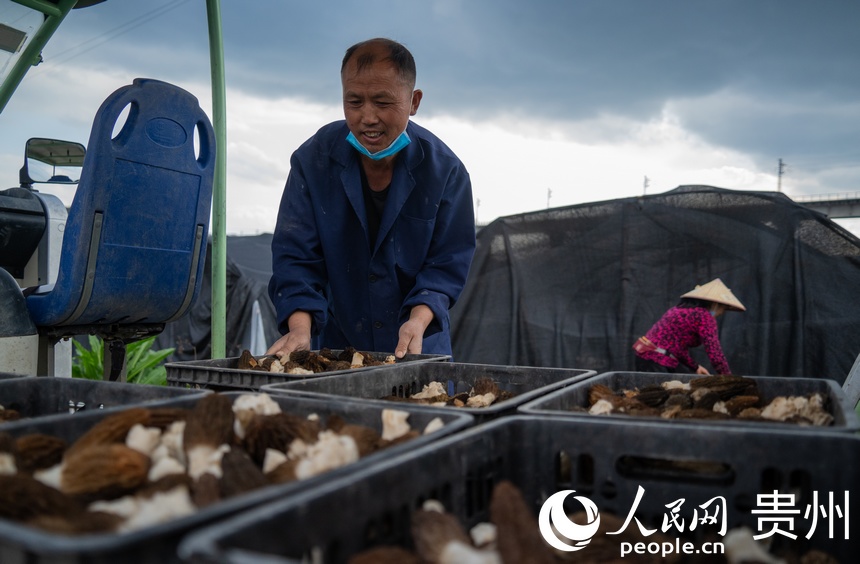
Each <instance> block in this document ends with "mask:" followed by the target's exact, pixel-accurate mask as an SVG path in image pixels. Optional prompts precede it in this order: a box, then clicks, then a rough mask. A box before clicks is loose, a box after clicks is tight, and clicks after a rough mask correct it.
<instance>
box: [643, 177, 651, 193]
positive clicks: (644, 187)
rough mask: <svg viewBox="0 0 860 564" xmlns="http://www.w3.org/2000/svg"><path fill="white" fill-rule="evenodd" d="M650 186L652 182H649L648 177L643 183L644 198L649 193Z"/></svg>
mask: <svg viewBox="0 0 860 564" xmlns="http://www.w3.org/2000/svg"><path fill="white" fill-rule="evenodd" d="M650 184H651V180H649V179H648V177H647V176H646V177H645V180H643V181H642V195H643V196H644V195H645V194H647V193H648V186H649V185H650Z"/></svg>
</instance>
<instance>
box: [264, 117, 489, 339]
mask: <svg viewBox="0 0 860 564" xmlns="http://www.w3.org/2000/svg"><path fill="white" fill-rule="evenodd" d="M406 131H407V133H408V134H409V137H410V138H411V140H412V142H411V143H410V144H409V145H407V146H406V147H405V148H404V149H402V150H401V151H400V152H399V153H398V154H397V158H396V161H395V168H394V173H393V176H392V180H391V185H390V189H389V193H388V198H387V200H386V203H385V209H384V212H383V215H382V217H381V222H380V225H379V233H378V236H377V239H376V241H375V243H374V244H371V242H370V236H369V234H368V224H367V213H366V211H365V200H364V196H363V192H362V185H361V173H360V170H359V167H360V166H361V164H360V161H359V154H358V152H357V151H356V150H355V149H354V148H353V147H351V146H350V145H349V143H348V142H347V141H346V136H347V134H348V133H349V129H348V128H347V126H346V122H345V121H343V120H341V121H337V122H334V123H330V124H328V125H326V126H324V127H322V128H321V129H320V130H319V131H318V132H317V133H316V134H315V135H314V136H313V137H311V138H310V139H309V140H308V141H306V142H305V143H304V144H303V145H302V146H301V147H299V148H298V149H297V150H296V151H295V152H294V153H293V155H292V158H291V159H290V166H291V169H290V174H289V177H288V178H287V184H286V187H285V188H284V193H283V196H282V198H281V204H280V209H279V210H278V219H277V224H276V227H275V233H274V236H273V238H272V279H271V281H270V282H269V295H270V296H271V298H272V302H273V303H274V305H275V308H276V310H277V314H278V326H279V329H280V331H281V332H282V333H286V332H287V331H288V326H287V320H288V319H289V317H290V315H291V314H292V313H294V312H295V311H299V310H301V311H306V312H308V313H310V314H311V316H312V318H313V328H312V335H313V336H314V341H313V343H312V346H313V347H314V348H320V347H329V348H332V349H342V348H345V347H347V346H353V347H355V348H356V349H359V350H366V351H375V352H393V351H394V348H395V347H396V345H397V341H398V331H399V329H400V326H401V325H402V324H403V323H404V322H405V321H406V320H407V319H408V318H409V313H410V310H411V309H412V308H413V307H414V306H416V305H418V304H426V305H427V306H428V307H429V308H430V309H431V310H432V311H433V315H434V321H433V323H431V325H430V326H429V327H428V328H427V331H426V332H425V335H424V343H423V350H422V353H424V354H451V336H450V332H449V317H448V310H449V309H450V308H451V307H452V306H453V305H454V302H455V301H456V300H457V298H458V297H459V295H460V292H461V291H462V289H463V285H464V284H465V282H466V276H467V274H468V272H469V265H470V263H471V261H472V255H473V254H474V251H475V216H474V210H473V207H472V185H471V181H470V179H469V174H468V172H467V171H466V169H465V167H464V166H463V163H461V162H460V159H458V158H457V156H456V155H455V154H454V153H453V152H452V151H451V150H450V149H449V148H448V147H447V146H446V145H445V144H444V143H443V142H442V141H440V140H439V139H438V138H437V137H436V136H435V135H433V134H432V133H430V132H429V131H427V130H426V129H424V128H423V127H420V126H418V125H416V124H414V123H412V122H411V121H410V122H409V124H408V125H407V129H406Z"/></svg>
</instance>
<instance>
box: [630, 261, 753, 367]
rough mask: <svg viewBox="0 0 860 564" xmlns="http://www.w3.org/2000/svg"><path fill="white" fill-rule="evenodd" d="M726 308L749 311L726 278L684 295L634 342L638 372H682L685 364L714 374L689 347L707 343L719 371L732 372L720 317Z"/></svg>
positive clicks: (709, 355) (698, 287) (697, 287)
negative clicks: (719, 326)
mask: <svg viewBox="0 0 860 564" xmlns="http://www.w3.org/2000/svg"><path fill="white" fill-rule="evenodd" d="M725 311H746V308H745V307H744V305H743V304H742V303H741V302H740V300H738V299H737V298H736V297H735V296H734V294H732V291H731V290H729V289H728V288H727V287H726V285H725V284H723V282H722V280H720V279H719V278H716V279H714V280H711V281H710V282H708V283H707V284H705V285H703V286H696V288H695V289H694V290H692V291H690V292H687V293H686V294H684V295H683V296H681V301H680V302H679V303H678V305H676V306H674V307H672V308H670V309H669V310H668V311H667V312H666V313H664V314H663V317H661V318H660V320H659V321H657V323H655V324H654V325H653V326H652V327H651V329H649V330H648V332H647V333H645V335H644V336H643V337H640V338H639V339H638V340H637V341H636V343H635V344H634V345H633V350H635V351H636V370H637V371H638V372H678V366H679V365H680V364H683V365H684V366H686V367H688V368H689V369H690V370H691V371H693V372H695V373H696V374H702V375H704V374H710V372H708V369H707V368H705V367H704V366H702V365H700V364H698V363H697V362H696V361H695V360H693V357H692V356H690V352H689V349H691V348H693V347H698V346H699V345H703V346H704V347H705V353H706V354H707V355H708V359H709V360H710V361H711V366H713V368H714V372H715V373H716V374H731V373H732V371H731V369H730V368H729V363H728V362H727V361H726V357H725V355H724V354H723V349H722V347H721V346H720V338H719V335H718V334H717V319H716V318H717V317H719V316H720V315H722V314H723V313H724V312H725Z"/></svg>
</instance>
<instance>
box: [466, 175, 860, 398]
mask: <svg viewBox="0 0 860 564" xmlns="http://www.w3.org/2000/svg"><path fill="white" fill-rule="evenodd" d="M714 278H720V279H722V281H723V282H724V283H725V284H726V285H727V286H728V287H729V288H730V289H731V290H732V292H733V293H734V294H735V296H737V297H738V299H740V301H741V302H742V303H743V304H744V305H745V306H746V308H747V311H746V312H744V313H739V312H727V313H726V314H724V315H723V316H722V317H720V318H719V319H718V325H719V333H720V342H721V343H722V346H723V350H724V352H725V355H726V358H727V359H728V361H729V364H730V366H731V368H732V372H734V373H735V374H744V375H765V376H802V377H813V378H819V377H824V378H830V379H833V380H836V381H837V382H839V383H840V384H841V383H842V382H843V381H844V379H845V377H846V375H847V373H848V371H849V370H850V368H851V366H852V364H853V362H854V359H855V357H857V355H858V353H860V299H858V298H857V296H856V292H857V288H858V287H860V239H858V238H857V237H855V236H853V235H852V234H851V233H849V232H848V231H847V230H845V229H844V228H842V227H840V226H839V225H837V224H836V223H834V222H833V221H831V220H830V219H828V218H827V217H825V216H824V215H822V214H820V213H818V212H815V211H813V210H810V209H809V208H806V207H804V206H802V205H799V204H796V203H795V202H793V201H792V200H791V199H789V198H788V197H786V196H785V195H783V194H781V193H778V192H748V191H733V190H726V189H720V188H713V187H709V186H682V187H679V188H677V189H675V190H672V191H670V192H666V193H663V194H657V195H650V196H642V197H632V198H625V199H618V200H611V201H606V202H597V203H591V204H582V205H576V206H570V207H564V208H555V209H548V210H546V211H541V212H533V213H527V214H520V215H515V216H509V217H503V218H499V219H497V220H496V221H494V222H493V223H491V224H490V225H488V226H486V227H485V228H483V229H482V230H481V231H480V232H479V234H478V247H477V250H476V253H475V259H474V261H473V263H472V268H471V271H470V274H469V279H468V281H467V284H466V288H465V289H464V291H463V294H462V296H461V298H460V300H459V302H458V303H457V304H456V306H455V307H454V309H453V311H452V320H451V324H452V335H453V341H454V342H453V347H454V359H455V360H457V361H459V362H474V363H490V364H505V365H523V366H545V367H549V366H555V367H569V368H584V369H593V370H597V371H600V372H604V371H631V370H634V354H633V351H632V349H631V347H632V345H633V342H634V341H635V340H636V339H637V338H638V337H639V336H640V335H643V334H644V333H645V332H646V331H647V330H648V329H649V328H650V327H651V325H652V324H653V323H654V322H655V321H656V320H657V319H659V317H660V316H661V315H662V314H663V313H664V312H665V311H666V309H668V308H669V307H671V306H673V305H675V304H677V303H678V301H679V298H680V296H681V294H683V293H685V292H688V291H690V290H692V289H693V288H694V287H695V286H696V285H697V284H704V283H706V282H709V281H710V280H712V279H714ZM691 352H692V354H693V356H694V358H695V359H696V360H697V361H699V362H701V363H703V364H704V365H705V367H707V368H709V369H711V366H710V362H708V360H707V357H706V355H705V354H704V350H703V349H702V347H698V348H696V349H693V350H692V351H691Z"/></svg>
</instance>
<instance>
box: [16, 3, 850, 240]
mask: <svg viewBox="0 0 860 564" xmlns="http://www.w3.org/2000/svg"><path fill="white" fill-rule="evenodd" d="M221 10H222V18H223V22H224V25H223V28H224V42H225V47H224V49H225V56H226V76H227V87H228V94H227V129H228V132H227V135H228V147H227V208H228V211H227V232H228V233H229V234H254V233H260V232H266V231H271V230H272V229H273V228H274V222H275V216H276V211H277V206H278V202H279V198H280V194H281V190H282V188H283V185H284V181H285V179H286V177H287V174H288V172H289V156H290V153H291V152H292V151H293V150H294V149H295V148H296V147H297V146H298V145H299V144H300V143H301V142H303V141H304V140H305V139H306V138H307V137H309V136H310V135H312V134H313V132H314V131H316V130H317V129H318V128H319V127H320V126H321V125H322V124H324V123H327V122H329V121H332V120H335V119H340V118H341V117H342V110H341V106H340V81H339V72H338V71H339V68H340V61H341V58H342V56H343V52H344V50H345V49H346V48H347V47H348V46H349V45H351V44H353V43H355V42H357V41H360V40H362V39H367V38H370V37H375V36H385V37H390V38H392V39H396V40H398V41H400V42H402V43H404V44H405V45H406V46H407V47H409V48H410V50H411V51H412V52H413V54H414V56H415V59H416V62H417V65H418V85H417V87H418V88H421V89H422V90H423V91H424V100H423V101H422V103H421V107H420V109H419V112H418V115H417V116H415V117H414V118H413V119H414V120H415V121H416V122H417V123H420V124H422V125H424V126H426V127H429V128H430V129H431V130H433V131H434V132H435V133H437V134H438V135H439V136H440V137H441V138H442V139H443V140H445V141H446V142H447V143H448V144H449V145H450V146H451V147H452V148H453V149H454V151H455V152H456V153H457V154H458V155H459V156H460V157H461V159H462V160H463V161H464V163H465V164H466V167H467V168H468V169H469V171H470V173H471V176H472V183H473V190H474V195H475V199H476V204H477V208H476V209H477V215H478V220H479V222H481V223H487V222H489V221H491V220H492V219H494V218H496V217H498V216H504V215H511V214H516V213H521V212H527V211H533V210H539V209H544V208H546V207H547V206H551V207H556V206H564V205H570V204H577V203H583V202H590V201H599V200H605V199H612V198H618V197H627V196H633V195H639V194H642V193H658V192H664V191H666V190H671V189H673V188H675V187H677V186H679V185H682V184H708V185H712V186H719V187H722V188H729V189H736V190H761V191H775V190H777V186H778V178H777V172H778V162H779V159H782V161H783V162H784V163H785V167H784V174H783V177H782V191H783V192H785V193H787V194H788V195H789V196H792V197H799V196H804V195H812V194H833V193H843V192H860V62H858V61H860V33H858V29H860V2H855V1H853V0H824V1H821V2H809V1H808V0H755V1H750V0H700V1H696V2H690V1H689V0H528V1H523V0H519V1H514V0H416V1H409V0H403V1H400V2H391V1H390V0H384V1H380V0H362V1H350V0H327V1H323V2H309V1H307V0H303V1H293V0H255V1H247V0H222V1H221ZM43 56H44V59H45V60H44V62H43V63H42V64H41V65H39V66H38V67H36V68H34V69H33V70H31V71H30V73H29V74H28V76H27V77H26V78H25V80H24V83H23V84H22V86H21V88H20V89H19V91H18V93H17V94H16V96H15V97H13V99H12V101H11V102H10V103H9V105H8V106H7V108H6V109H5V111H4V112H3V113H2V114H0V131H2V135H0V165H2V167H1V168H0V170H2V172H0V180H2V184H0V186H2V187H4V188H5V187H9V186H13V185H15V184H16V183H17V171H18V168H20V164H21V160H22V154H23V147H24V143H25V141H26V139H27V138H28V137H33V136H41V137H55V138H60V139H69V140H76V141H80V142H83V143H86V141H87V139H88V137H89V128H90V125H91V123H92V119H93V115H94V113H95V111H96V109H97V108H98V106H99V104H100V103H101V102H102V100H103V99H104V98H105V97H107V96H108V95H109V94H110V93H111V92H112V91H113V90H115V89H116V88H119V87H120V86H123V85H125V84H128V83H130V82H131V81H132V80H133V79H134V78H135V77H144V76H145V77H151V78H158V79H161V80H166V81H168V82H173V83H175V84H177V85H179V86H182V87H183V88H186V89H187V90H189V91H191V92H192V93H194V94H195V95H196V96H197V97H198V98H199V99H200V101H201V104H202V105H203V107H204V109H206V110H207V112H209V113H210V115H211V94H210V86H209V80H210V75H209V66H208V64H209V63H208V43H207V26H206V10H205V0H170V1H167V0H150V1H147V2H135V1H131V0H108V1H107V2H105V3H103V4H99V5H96V6H93V7H90V8H86V9H81V10H75V11H74V12H72V14H70V15H69V17H68V18H67V20H66V22H65V23H64V24H63V25H62V26H61V27H60V29H59V31H58V33H57V34H56V35H55V36H54V38H53V40H52V41H51V43H49V45H48V46H47V48H46V49H45V50H44V52H43ZM58 193H59V194H60V195H61V197H63V198H64V199H66V198H67V196H66V195H65V193H64V192H63V191H62V190H59V191H58ZM70 199H71V194H68V201H70ZM852 229H853V227H852Z"/></svg>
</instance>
